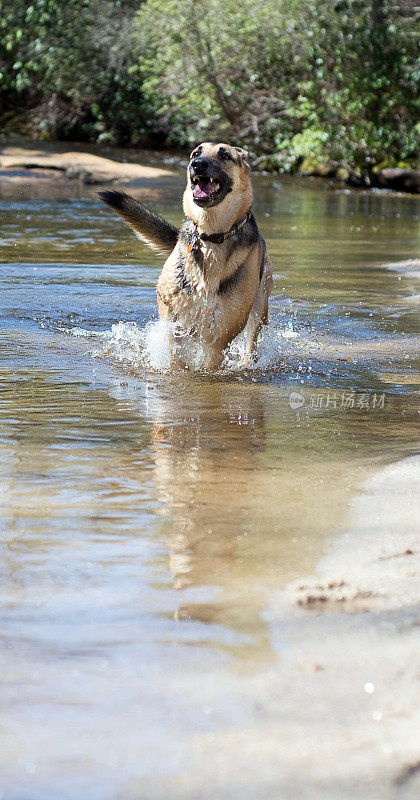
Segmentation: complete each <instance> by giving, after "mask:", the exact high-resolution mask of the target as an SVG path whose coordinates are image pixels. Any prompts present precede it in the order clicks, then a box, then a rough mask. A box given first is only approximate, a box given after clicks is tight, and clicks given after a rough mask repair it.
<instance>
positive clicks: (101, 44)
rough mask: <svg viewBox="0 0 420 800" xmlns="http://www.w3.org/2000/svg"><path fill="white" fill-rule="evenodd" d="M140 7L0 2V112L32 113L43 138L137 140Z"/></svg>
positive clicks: (102, 0)
mask: <svg viewBox="0 0 420 800" xmlns="http://www.w3.org/2000/svg"><path fill="white" fill-rule="evenodd" d="M138 8H139V3H138V2H137V0H135V1H134V2H133V0H119V1H118V0H117V1H116V2H112V0H66V1H65V2H61V0H32V3H30V2H29V3H28V2H24V1H23V0H0V74H1V105H2V110H3V111H4V110H7V109H22V106H23V107H25V108H29V109H35V111H34V115H33V120H34V124H35V125H36V127H37V129H38V132H39V133H41V134H44V135H50V136H56V137H61V138H66V137H70V136H73V137H77V136H79V137H81V138H88V139H92V140H96V139H98V138H100V137H101V136H102V137H103V138H109V139H111V140H112V139H115V140H118V141H125V142H129V141H130V140H132V139H134V138H135V137H136V136H137V135H138V134H139V132H140V131H141V125H140V124H139V122H140V120H141V108H142V102H143V95H142V91H141V78H140V76H139V64H138V53H137V52H136V37H135V30H134V28H135V25H134V23H135V14H136V12H137V11H138ZM139 109H140V113H139Z"/></svg>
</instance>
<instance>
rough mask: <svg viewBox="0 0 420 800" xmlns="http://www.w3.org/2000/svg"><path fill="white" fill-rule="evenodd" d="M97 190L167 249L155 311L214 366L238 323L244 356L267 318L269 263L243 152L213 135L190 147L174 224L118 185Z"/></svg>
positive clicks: (246, 359)
mask: <svg viewBox="0 0 420 800" xmlns="http://www.w3.org/2000/svg"><path fill="white" fill-rule="evenodd" d="M99 194H100V196H101V198H102V200H104V202H105V203H107V204H108V205H110V206H111V207H112V208H113V209H114V210H115V211H117V213H119V214H120V215H121V216H122V217H123V219H125V221H126V222H127V223H128V224H129V225H130V226H131V227H132V228H133V229H134V231H135V232H136V234H137V235H138V236H139V237H140V238H141V239H142V240H143V241H145V242H146V243H147V244H149V245H150V246H152V247H154V248H155V249H157V250H159V251H160V252H162V253H164V254H165V255H168V258H167V260H166V262H165V264H164V266H163V269H162V272H161V274H160V277H159V280H158V284H157V289H156V291H157V299H158V307H159V314H160V317H161V318H162V319H166V320H168V321H170V322H173V323H176V325H175V326H172V327H173V328H174V329H175V331H178V332H179V334H180V335H181V336H187V337H189V338H192V339H193V340H195V341H199V342H200V344H201V345H202V347H203V348H204V351H205V368H206V369H217V367H219V366H220V364H221V362H222V360H223V351H224V349H225V348H226V347H227V345H228V344H229V343H230V342H231V341H232V340H233V339H234V338H235V336H237V335H238V334H239V333H241V331H243V330H245V334H246V353H245V357H244V359H243V361H244V363H245V364H247V363H249V362H250V360H251V358H252V354H253V352H254V350H255V346H256V341H257V337H258V333H259V331H260V329H261V326H262V325H263V324H267V321H268V298H269V295H270V292H271V288H272V270H271V263H270V259H269V257H268V254H267V250H266V245H265V242H264V239H263V238H262V236H261V234H260V232H259V230H258V227H257V223H256V222H255V219H254V216H253V214H252V210H251V206H252V200H253V196H252V187H251V181H250V169H249V165H248V163H247V161H246V157H245V152H244V151H243V150H242V149H241V148H239V147H231V146H230V145H227V144H215V143H212V142H205V143H203V144H201V145H199V146H198V147H197V148H195V149H194V150H193V152H192V153H191V157H190V162H189V165H188V169H187V187H186V189H185V192H184V198H183V208H184V214H185V221H184V224H183V225H182V227H181V229H180V230H179V231H178V230H177V229H176V228H174V227H173V226H172V225H170V224H169V223H168V222H166V221H165V220H163V219H162V218H161V217H158V216H157V215H155V214H153V213H152V212H150V211H148V210H147V209H146V208H144V206H142V205H141V203H139V202H137V201H136V200H134V198H132V197H130V196H129V195H127V194H125V193H123V192H119V191H116V190H109V191H104V192H100V193H99ZM174 350H175V348H174Z"/></svg>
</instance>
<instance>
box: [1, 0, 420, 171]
mask: <svg viewBox="0 0 420 800" xmlns="http://www.w3.org/2000/svg"><path fill="white" fill-rule="evenodd" d="M401 9H402V10H401ZM401 9H400V7H399V6H398V4H396V3H395V0H392V5H391V0H389V2H388V3H387V2H385V0H383V2H382V0H242V2H241V3H238V2H237V1H236V2H234V0H166V2H165V3H162V2H161V0H148V2H143V3H142V2H141V0H66V2H61V0H32V3H30V4H29V3H28V2H23V0H0V75H1V90H2V91H1V96H0V97H1V99H0V103H1V106H0V110H1V108H2V109H3V111H7V110H18V109H22V108H23V109H28V108H29V109H32V119H33V121H34V124H35V126H36V128H37V131H38V133H40V134H44V135H52V136H58V137H70V136H73V137H82V138H89V139H91V140H98V139H100V140H110V141H116V142H119V143H133V142H136V141H139V139H141V137H144V135H145V134H146V135H148V137H149V138H151V139H152V140H153V141H155V142H159V143H160V142H162V141H164V142H166V144H167V145H176V146H178V145H181V146H187V145H190V144H193V143H196V142H197V141H199V140H203V139H211V138H216V139H226V140H230V141H234V142H237V143H240V144H242V145H247V146H248V147H249V149H250V151H251V153H253V154H254V155H258V154H261V153H267V154H271V155H273V156H274V158H272V159H271V162H272V163H273V165H276V167H277V168H279V167H280V168H281V169H285V170H289V171H292V170H293V169H295V168H296V167H297V165H299V164H300V163H301V162H302V161H303V160H304V159H306V158H308V157H310V158H312V159H316V160H317V162H319V163H321V162H322V159H324V158H325V159H327V160H328V161H329V162H330V163H331V162H332V163H335V164H337V165H338V166H341V167H344V166H349V167H350V168H351V169H352V170H356V171H357V172H358V173H359V174H360V175H362V176H369V174H370V173H371V172H372V170H373V168H374V166H375V164H378V163H380V162H382V161H384V160H387V161H388V162H389V161H390V160H394V161H395V162H396V163H397V162H399V161H401V160H403V161H405V162H407V163H412V162H413V158H414V155H415V152H416V143H417V140H418V128H417V131H416V128H415V123H416V119H418V114H416V98H417V97H418V83H419V73H420V70H419V69H416V68H415V46H416V37H415V36H413V35H412V33H413V30H412V24H411V22H410V14H411V11H412V9H414V0H404V4H403V5H402V6H401ZM413 13H414V12H413ZM271 162H270V163H271Z"/></svg>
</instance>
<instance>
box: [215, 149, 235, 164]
mask: <svg viewBox="0 0 420 800" xmlns="http://www.w3.org/2000/svg"><path fill="white" fill-rule="evenodd" d="M217 155H218V158H220V160H221V161H233V158H232V156H231V155H230V153H228V151H227V150H219V152H218V154H217Z"/></svg>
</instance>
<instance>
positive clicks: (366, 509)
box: [126, 457, 420, 800]
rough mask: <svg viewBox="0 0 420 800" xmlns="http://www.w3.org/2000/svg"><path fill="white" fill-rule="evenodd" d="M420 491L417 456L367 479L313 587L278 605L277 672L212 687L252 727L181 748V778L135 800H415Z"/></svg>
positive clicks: (140, 792) (138, 792)
mask: <svg viewBox="0 0 420 800" xmlns="http://www.w3.org/2000/svg"><path fill="white" fill-rule="evenodd" d="M419 482H420V457H413V458H409V459H406V460H403V461H401V462H399V463H396V464H394V465H391V466H389V467H387V468H385V469H383V470H381V471H380V472H378V473H377V474H376V475H375V476H374V477H373V478H371V479H370V480H369V481H368V482H367V483H366V484H365V486H364V490H363V492H361V493H360V494H358V495H357V496H356V497H355V498H354V500H353V502H352V505H351V509H350V514H349V527H348V531H347V533H345V534H344V535H343V536H341V537H340V539H339V540H338V541H337V543H336V545H335V546H334V547H333V549H332V550H331V552H330V553H329V554H328V555H327V557H326V558H324V559H323V561H322V562H321V564H320V565H319V569H318V571H317V574H316V575H314V576H312V577H309V578H307V579H306V580H304V581H299V582H298V583H296V584H294V585H291V586H289V587H288V589H287V590H286V592H281V593H279V595H278V597H277V598H276V599H275V600H274V602H273V603H272V604H271V607H270V609H269V611H268V612H267V614H266V617H267V620H268V621H269V623H270V627H271V631H272V635H273V640H274V642H275V643H276V644H277V649H278V652H279V661H278V663H277V665H276V666H275V667H273V666H271V667H270V669H269V670H264V671H261V672H257V673H253V674H252V675H249V674H248V675H245V674H243V675H240V676H239V677H238V676H237V675H236V676H232V686H230V687H229V686H226V685H224V686H223V687H217V686H215V687H212V690H213V693H215V694H216V695H217V694H218V692H219V691H220V692H222V691H223V692H229V691H231V692H232V693H233V695H238V694H239V695H240V696H241V697H242V698H253V703H252V704H253V709H252V713H250V717H251V716H252V720H253V721H252V724H250V721H249V719H248V720H247V724H246V725H241V724H239V725H238V724H237V725H235V724H232V725H230V726H229V727H226V726H225V727H222V726H221V727H220V729H219V730H218V731H217V732H216V733H213V734H211V735H203V736H200V737H196V738H194V739H193V740H192V741H189V742H185V743H184V756H185V758H184V760H183V759H180V761H179V763H178V765H177V769H176V770H175V777H174V778H172V779H167V780H161V781H156V782H153V785H148V784H142V786H139V785H135V786H133V787H132V788H131V792H130V793H128V794H127V795H126V797H129V798H131V800H132V799H133V798H140V797H142V798H143V797H147V798H148V800H151V799H152V798H154V799H155V800H163V798H167V797H169V796H170V797H171V798H174V800H181V798H182V800H193V798H194V800H196V798H200V800H239V798H241V800H244V798H246V799H248V798H249V800H251V798H252V800H255V798H258V800H292V798H293V799H294V798H300V799H302V800H386V799H387V798H389V800H397V798H398V800H415V798H417V797H419V795H420V745H419V731H420V712H419V709H420V687H419V683H418V665H419V656H420V646H419V637H418V624H419V619H420V617H419V600H420V582H419V574H420V572H419V566H420V556H419V540H418V521H419V519H420V498H419V491H418V487H419ZM205 691H206V693H207V694H208V693H209V687H208V686H207V685H206V688H205Z"/></svg>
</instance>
